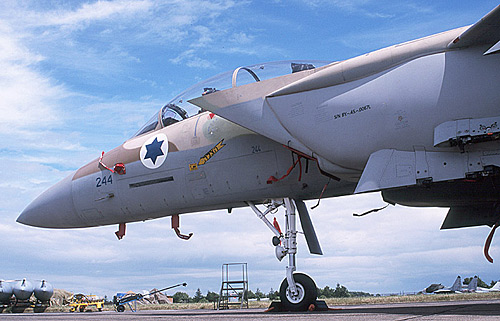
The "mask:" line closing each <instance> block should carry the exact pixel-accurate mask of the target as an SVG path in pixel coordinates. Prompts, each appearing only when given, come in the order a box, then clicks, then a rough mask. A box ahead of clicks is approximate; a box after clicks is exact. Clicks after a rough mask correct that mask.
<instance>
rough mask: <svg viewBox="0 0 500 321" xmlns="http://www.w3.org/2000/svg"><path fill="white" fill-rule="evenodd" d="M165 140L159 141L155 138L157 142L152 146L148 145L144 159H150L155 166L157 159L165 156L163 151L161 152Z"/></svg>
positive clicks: (154, 141)
mask: <svg viewBox="0 0 500 321" xmlns="http://www.w3.org/2000/svg"><path fill="white" fill-rule="evenodd" d="M163 142H164V140H162V141H158V138H156V137H155V140H153V142H152V143H151V144H148V145H146V150H147V152H146V156H144V159H146V158H149V159H151V161H152V162H153V164H156V159H157V158H158V157H160V156H162V155H165V154H163V151H162V150H161V145H163Z"/></svg>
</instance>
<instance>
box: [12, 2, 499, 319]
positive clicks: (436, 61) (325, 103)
mask: <svg viewBox="0 0 500 321" xmlns="http://www.w3.org/2000/svg"><path fill="white" fill-rule="evenodd" d="M499 40H500V6H499V7H496V8H495V9H494V10H492V11H491V12H490V13H488V14H487V15H486V16H484V17H483V18H482V19H481V20H479V21H478V22H477V23H476V24H474V25H472V26H467V27H463V28H458V29H454V30H450V31H447V32H443V33H439V34H436V35H432V36H429V37H425V38H422V39H417V40H413V41H409V42H406V43H402V44H398V45H395V46H392V47H388V48H385V49H381V50H378V51H375V52H371V53H367V54H364V55H362V56H359V57H355V58H352V59H348V60H344V61H334V62H330V63H321V62H306V61H294V62H288V63H285V64H258V65H253V66H246V67H240V68H237V69H235V70H234V71H232V72H229V73H225V74H222V75H220V76H217V77H214V78H211V79H209V80H207V81H204V82H202V83H200V84H198V85H195V86H193V87H191V88H190V89H188V90H187V91H185V92H183V93H181V94H180V95H178V96H176V97H175V98H173V99H172V100H171V101H170V102H169V103H168V104H166V105H165V106H164V107H162V108H161V109H160V110H159V111H158V112H157V113H155V114H154V115H153V117H152V118H151V120H150V121H148V122H147V124H145V125H144V126H143V127H142V128H141V129H140V130H139V131H138V132H137V134H136V135H135V136H134V137H131V138H130V139H128V140H127V141H125V142H124V143H123V144H122V145H121V146H119V147H117V148H115V149H113V150H111V151H109V152H107V153H104V152H103V153H102V154H101V156H100V157H96V159H94V160H92V161H91V162H89V163H88V164H87V165H85V166H83V167H81V168H80V169H78V170H77V171H76V172H75V173H73V174H71V175H70V176H68V177H66V178H65V179H63V180H62V181H61V182H59V183H57V184H56V185H55V186H53V187H52V188H50V189H49V190H47V191H46V192H44V193H43V194H42V195H40V196H39V197H38V198H37V199H35V200H34V201H33V202H32V203H31V204H29V206H28V207H27V208H26V209H25V210H24V211H23V212H22V213H21V215H20V216H19V218H18V219H17V221H18V222H20V223H23V224H27V225H31V226H38V227H46V228H76V227H90V226H101V225H108V224H119V230H118V231H117V232H116V234H117V236H118V237H123V235H124V234H125V224H126V223H128V222H136V221H143V220H149V219H154V218H159V217H165V216H171V217H172V227H173V228H174V230H175V231H176V232H177V234H178V235H179V237H181V238H183V239H189V238H190V235H184V234H182V233H181V232H180V230H179V214H184V213H191V212H199V211H210V210H217V209H228V210H229V211H231V209H232V208H237V207H247V206H248V207H250V208H251V209H252V210H253V211H254V212H255V213H256V215H257V216H258V217H259V218H260V219H262V220H263V222H264V223H265V224H266V225H267V226H268V227H269V228H270V230H271V231H272V233H274V238H273V244H274V245H275V246H276V248H275V249H276V251H275V252H276V256H277V258H278V259H280V260H281V259H283V258H285V257H288V265H287V268H286V278H285V279H284V280H283V282H282V284H281V287H280V297H281V302H282V304H283V306H284V308H285V309H288V310H303V309H307V308H308V307H310V305H311V304H314V303H315V300H316V294H317V293H316V285H315V284H314V281H313V279H312V278H311V277H309V276H307V275H306V274H303V273H294V272H295V271H296V260H295V255H296V252H297V245H296V242H297V238H296V234H297V227H296V212H298V216H299V218H300V222H301V224H302V230H303V231H304V234H305V237H306V241H307V243H308V246H309V250H310V252H311V253H315V254H321V247H320V244H319V242H318V240H317V237H316V235H315V232H314V227H313V224H312V222H311V219H310V216H309V214H308V211H307V208H306V206H305V203H304V200H311V199H319V198H326V197H336V196H342V195H350V194H359V193H367V192H375V191H381V193H382V196H383V199H384V200H385V201H386V202H388V203H390V204H401V205H405V206H418V207H436V206H438V207H447V208H450V210H449V212H448V215H447V217H446V219H445V220H444V222H443V225H442V226H441V228H443V229H449V228H460V227H466V226H478V225H488V226H494V228H496V227H497V226H498V221H499V218H500V212H499V207H498V201H499V194H498V190H499V188H500V176H499V166H500V144H499V141H498V138H499V137H500V127H499V124H500V109H499V106H500V90H499V89H498V84H499V83H500V55H498V54H497V53H498V52H499V51H500V42H499ZM280 207H281V208H285V211H284V212H285V214H284V216H285V221H286V224H285V226H283V227H281V228H280V226H279V225H278V224H275V223H274V222H270V221H269V219H268V218H267V216H266V215H267V214H268V213H270V212H274V211H275V210H276V209H278V208H280ZM494 228H493V229H492V233H491V234H490V235H489V237H488V240H487V242H486V243H487V246H486V247H485V254H486V255H487V254H488V247H489V244H490V242H491V238H492V236H493V231H494ZM487 257H489V256H488V255H487Z"/></svg>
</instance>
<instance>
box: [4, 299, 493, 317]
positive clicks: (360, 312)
mask: <svg viewBox="0 0 500 321" xmlns="http://www.w3.org/2000/svg"><path fill="white" fill-rule="evenodd" d="M0 319H1V320H16V321H18V320H29V321H33V320H207V321H219V320H224V321H226V320H244V321H248V320H267V321H280V320H304V321H305V320H308V321H309V320H312V321H316V320H318V321H319V320H349V321H357V320H391V321H393V320H394V321H395V320H398V321H399V320H412V321H414V320H416V321H420V320H459V321H460V320H499V319H500V300H483V301H456V302H432V303H396V304H378V305H359V306H342V307H334V308H331V310H329V311H324V312H288V313H272V312H264V310H261V309H242V310H225V311H215V310H156V311H155V310H149V311H138V312H135V313H134V312H131V311H129V310H127V311H125V312H123V313H118V312H114V311H104V312H82V313H78V312H75V313H70V312H67V313H21V314H0Z"/></svg>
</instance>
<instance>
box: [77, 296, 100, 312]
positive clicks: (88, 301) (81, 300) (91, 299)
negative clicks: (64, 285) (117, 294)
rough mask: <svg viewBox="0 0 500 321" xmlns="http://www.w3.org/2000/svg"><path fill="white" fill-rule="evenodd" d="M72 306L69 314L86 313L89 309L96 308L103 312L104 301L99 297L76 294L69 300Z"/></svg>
mask: <svg viewBox="0 0 500 321" xmlns="http://www.w3.org/2000/svg"><path fill="white" fill-rule="evenodd" d="M68 302H69V303H68V305H69V306H70V309H69V312H75V311H77V310H78V311H80V312H84V311H85V309H86V308H87V307H92V306H95V307H96V308H97V311H99V312H101V311H102V307H103V305H104V299H102V298H100V297H98V296H97V295H85V294H81V293H79V294H74V295H72V296H71V297H70V298H69V300H68Z"/></svg>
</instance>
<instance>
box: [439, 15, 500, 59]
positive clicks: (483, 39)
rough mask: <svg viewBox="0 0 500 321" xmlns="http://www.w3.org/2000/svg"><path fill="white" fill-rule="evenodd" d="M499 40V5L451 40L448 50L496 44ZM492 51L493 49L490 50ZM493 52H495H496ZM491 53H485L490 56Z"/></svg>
mask: <svg viewBox="0 0 500 321" xmlns="http://www.w3.org/2000/svg"><path fill="white" fill-rule="evenodd" d="M499 40H500V5H499V6H497V7H496V8H495V9H493V10H491V11H490V12H489V13H488V14H487V15H485V16H484V17H483V18H482V19H481V20H479V21H478V22H476V23H475V24H473V25H472V26H470V27H469V28H468V29H467V30H465V31H464V32H463V33H462V34H461V35H460V36H458V37H457V38H456V39H455V40H453V41H452V42H451V43H450V44H449V45H448V48H450V49H456V48H462V47H469V46H477V45H487V44H496V43H497V42H498V41H499ZM492 49H493V48H492ZM498 49H500V47H499V48H498ZM498 49H497V50H495V52H496V51H498ZM490 53H493V52H488V51H487V52H486V53H485V54H490Z"/></svg>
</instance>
